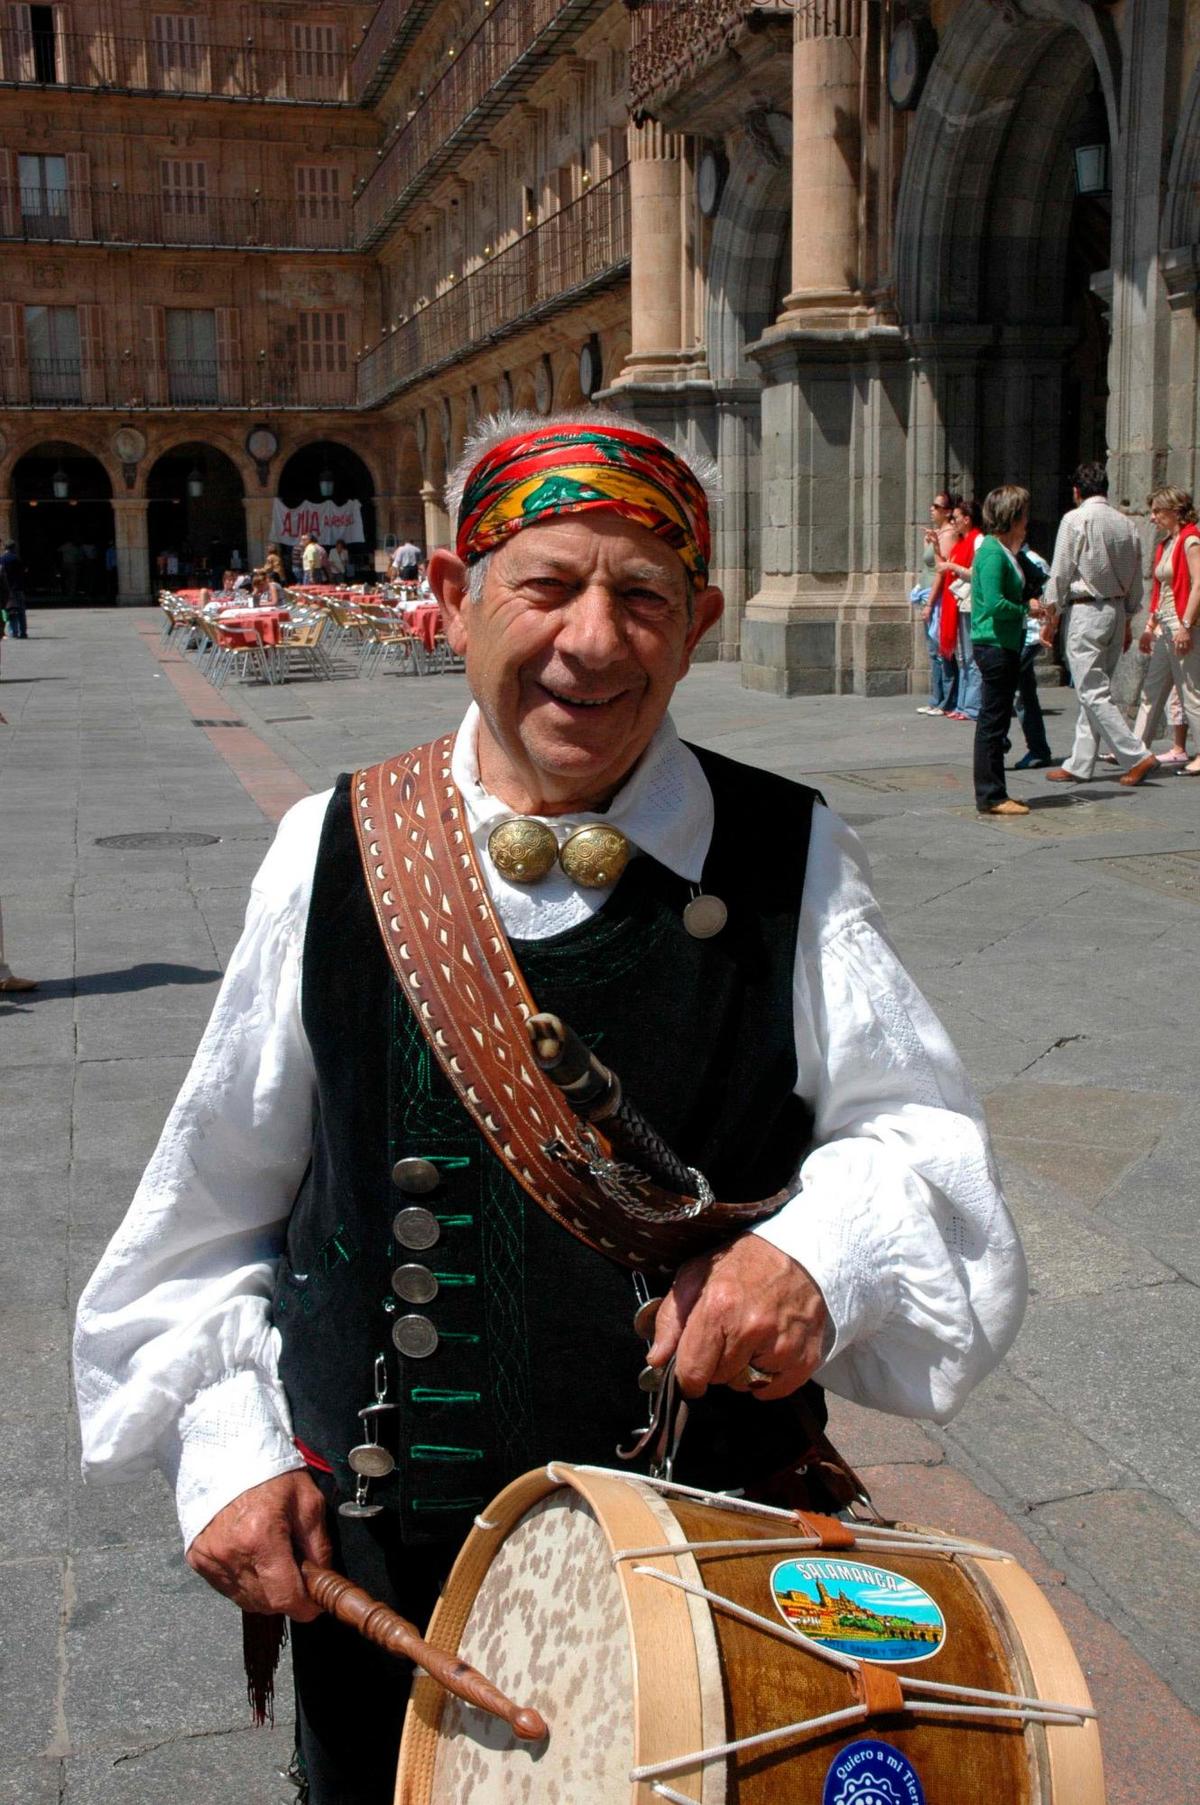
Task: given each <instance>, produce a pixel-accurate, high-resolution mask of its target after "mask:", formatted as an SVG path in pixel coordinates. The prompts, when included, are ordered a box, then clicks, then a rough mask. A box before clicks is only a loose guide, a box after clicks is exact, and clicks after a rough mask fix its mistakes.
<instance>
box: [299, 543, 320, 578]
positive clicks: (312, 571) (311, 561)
mask: <svg viewBox="0 0 1200 1805" xmlns="http://www.w3.org/2000/svg"><path fill="white" fill-rule="evenodd" d="M300 568H301V570H302V572H303V580H304V581H305V582H306V583H319V582H321V581H322V579H323V578H324V575H325V547H324V546H323V545H322V544H321V541H320V540H319V539H318V538H317V535H316V534H315V533H309V535H308V537H307V538H306V539H305V541H304V549H303V551H302V552H301V553H300Z"/></svg>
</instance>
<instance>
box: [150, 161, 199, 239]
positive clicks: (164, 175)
mask: <svg viewBox="0 0 1200 1805" xmlns="http://www.w3.org/2000/svg"><path fill="white" fill-rule="evenodd" d="M158 172H159V177H158V179H159V199H160V201H161V204H162V228H163V237H164V238H165V239H166V240H167V241H168V242H169V243H175V244H185V243H187V242H188V241H189V240H194V239H195V237H196V234H197V231H198V230H199V228H200V227H201V226H203V225H204V224H205V223H206V222H207V219H208V165H207V164H206V163H203V162H200V161H199V160H197V159H195V158H192V157H162V158H160V160H159V165H158Z"/></svg>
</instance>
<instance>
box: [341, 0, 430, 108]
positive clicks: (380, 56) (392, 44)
mask: <svg viewBox="0 0 1200 1805" xmlns="http://www.w3.org/2000/svg"><path fill="white" fill-rule="evenodd" d="M436 3H437V0H383V4H382V5H381V6H377V7H376V8H375V14H374V17H373V18H372V20H371V23H370V24H369V25H368V26H367V29H366V31H365V32H364V33H363V39H362V43H361V44H360V45H359V47H358V49H357V50H356V51H355V53H354V57H353V60H352V62H351V65H350V87H351V90H352V92H353V94H354V98H355V100H358V101H366V100H374V99H375V97H376V95H377V94H379V93H381V92H382V90H383V88H384V86H385V85H386V84H387V82H388V81H389V80H390V79H391V77H392V74H393V73H394V71H395V69H396V67H397V66H398V64H399V62H400V58H401V57H402V56H403V54H404V52H405V51H406V50H407V49H408V46H409V45H410V44H411V43H412V41H413V39H414V38H415V37H416V35H417V33H418V32H419V31H420V29H421V27H422V25H424V24H425V22H426V20H427V19H428V18H429V15H430V14H431V13H432V11H433V9H434V6H435V5H436Z"/></svg>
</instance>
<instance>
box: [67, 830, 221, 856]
mask: <svg viewBox="0 0 1200 1805" xmlns="http://www.w3.org/2000/svg"><path fill="white" fill-rule="evenodd" d="M220 838H221V836H220V834H169V833H167V834H106V835H105V837H104V839H102V840H97V841H96V845H97V846H107V847H109V848H110V849H111V851H113V852H177V851H179V850H180V848H182V847H185V846H216V845H217V844H218V842H219V841H220Z"/></svg>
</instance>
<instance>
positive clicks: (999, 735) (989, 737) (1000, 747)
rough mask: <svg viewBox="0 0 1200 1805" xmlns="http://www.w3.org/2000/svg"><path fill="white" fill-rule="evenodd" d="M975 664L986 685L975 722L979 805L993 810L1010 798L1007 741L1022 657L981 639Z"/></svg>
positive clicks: (976, 796)
mask: <svg viewBox="0 0 1200 1805" xmlns="http://www.w3.org/2000/svg"><path fill="white" fill-rule="evenodd" d="M975 662H976V664H977V665H978V666H979V675H980V678H981V679H982V686H983V693H982V695H981V697H980V702H979V719H978V720H977V721H976V723H975V806H976V808H989V807H990V806H991V804H992V803H994V802H1003V801H1005V799H1006V798H1007V795H1008V791H1007V790H1006V789H1005V787H1004V741H1005V736H1006V735H1007V733H1008V725H1009V722H1010V721H1011V720H1012V712H1013V701H1014V699H1015V697H1016V693H1017V683H1018V680H1019V678H1020V675H1021V654H1020V652H1019V651H1016V652H1008V651H1005V649H1004V647H1003V646H988V645H982V646H981V645H980V644H979V642H978V640H977V641H976V642H975Z"/></svg>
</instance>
